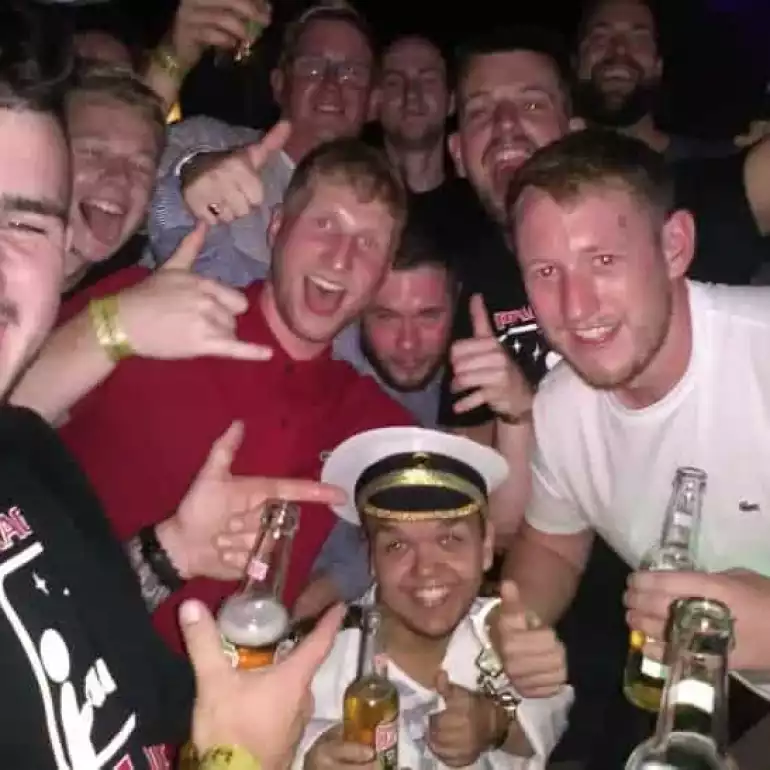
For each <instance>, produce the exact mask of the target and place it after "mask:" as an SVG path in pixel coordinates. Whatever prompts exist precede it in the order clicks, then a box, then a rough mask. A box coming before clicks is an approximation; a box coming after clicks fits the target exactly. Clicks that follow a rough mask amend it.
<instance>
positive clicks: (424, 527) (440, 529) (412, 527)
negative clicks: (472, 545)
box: [369, 515, 481, 542]
mask: <svg viewBox="0 0 770 770" xmlns="http://www.w3.org/2000/svg"><path fill="white" fill-rule="evenodd" d="M479 521H480V519H479V517H478V516H477V515H476V516H464V517H462V518H458V519H426V520H424V521H381V520H379V519H373V520H371V523H370V525H369V530H370V532H372V533H373V534H374V535H375V536H377V535H381V536H383V537H388V536H390V537H398V538H400V539H403V540H408V541H412V542H414V541H419V540H427V539H430V538H434V537H437V536H440V535H441V534H443V533H444V532H447V531H449V530H454V529H461V530H463V531H466V530H467V531H471V532H478V533H479V534H481V528H480V527H479V526H478V523H479Z"/></svg>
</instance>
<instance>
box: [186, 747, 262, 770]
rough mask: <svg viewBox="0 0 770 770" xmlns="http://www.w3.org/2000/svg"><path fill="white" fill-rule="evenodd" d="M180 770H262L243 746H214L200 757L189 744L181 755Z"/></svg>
mask: <svg viewBox="0 0 770 770" xmlns="http://www.w3.org/2000/svg"><path fill="white" fill-rule="evenodd" d="M179 767H180V770H260V766H259V762H258V761H257V760H256V759H254V757H253V756H252V755H251V754H250V752H248V751H246V749H244V748H242V747H241V746H214V747H213V748H210V749H208V750H207V751H206V752H205V753H204V754H203V756H200V755H199V754H198V752H197V750H196V749H195V747H194V746H193V745H192V744H190V743H188V744H186V745H185V747H184V748H183V749H182V752H181V755H180V766H179Z"/></svg>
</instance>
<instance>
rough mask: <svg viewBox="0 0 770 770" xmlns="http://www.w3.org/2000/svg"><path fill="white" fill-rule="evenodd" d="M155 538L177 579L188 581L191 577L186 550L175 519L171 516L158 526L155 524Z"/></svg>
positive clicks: (182, 535)
mask: <svg viewBox="0 0 770 770" xmlns="http://www.w3.org/2000/svg"><path fill="white" fill-rule="evenodd" d="M155 537H156V538H157V540H158V543H159V544H160V547H161V548H162V549H163V550H164V551H165V553H166V556H167V558H168V560H169V561H170V562H171V565H172V566H173V568H174V569H175V570H176V572H177V573H178V574H179V577H180V578H181V579H182V580H189V579H190V578H191V577H193V573H192V569H191V566H190V559H189V556H188V548H187V545H186V543H185V539H184V534H183V532H182V528H181V527H180V526H179V523H178V522H177V520H176V517H174V516H171V517H169V518H168V519H166V520H165V521H162V522H160V524H156V525H155Z"/></svg>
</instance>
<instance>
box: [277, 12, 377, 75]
mask: <svg viewBox="0 0 770 770" xmlns="http://www.w3.org/2000/svg"><path fill="white" fill-rule="evenodd" d="M314 21H343V22H346V23H347V24H350V26H351V27H354V28H355V29H357V30H358V31H359V32H360V33H361V35H362V36H363V37H364V38H365V39H366V42H367V43H368V45H369V48H371V51H372V58H373V59H374V61H375V62H376V61H377V57H378V53H379V49H378V46H377V38H376V37H375V35H374V32H373V31H372V28H371V27H370V26H369V22H368V21H367V20H366V19H365V18H364V17H363V16H362V15H361V14H360V13H359V12H358V11H357V10H356V9H355V8H354V7H353V6H351V5H349V4H348V3H346V2H344V0H337V1H336V2H335V0H327V2H325V3H319V4H317V5H314V6H311V7H310V8H308V9H307V10H305V11H303V12H302V13H301V14H300V15H299V16H297V18H295V19H294V20H293V21H291V22H289V24H287V25H286V31H285V32H284V35H283V44H282V45H281V53H280V56H279V57H278V66H279V67H281V68H284V67H287V66H288V65H289V64H291V62H292V60H293V59H294V57H295V56H296V55H297V45H298V43H299V40H300V38H301V37H302V34H303V33H304V32H305V30H306V29H307V28H308V27H309V26H310V25H311V24H312V23H313V22H314Z"/></svg>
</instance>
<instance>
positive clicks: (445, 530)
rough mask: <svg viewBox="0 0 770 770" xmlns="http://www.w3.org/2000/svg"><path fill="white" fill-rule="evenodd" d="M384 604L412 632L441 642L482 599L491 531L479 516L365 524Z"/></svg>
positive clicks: (381, 600)
mask: <svg viewBox="0 0 770 770" xmlns="http://www.w3.org/2000/svg"><path fill="white" fill-rule="evenodd" d="M367 528H368V534H369V540H370V544H371V557H372V566H373V570H374V577H375V580H376V582H377V585H378V589H379V598H380V602H381V604H382V605H383V606H384V608H385V609H386V611H387V613H388V615H390V616H391V617H392V618H394V619H395V620H396V621H397V622H399V623H400V624H401V625H403V626H404V627H405V628H406V629H408V630H409V631H410V632H411V633H413V634H415V635H416V636H418V637H423V638H427V639H442V638H444V637H446V636H448V635H449V634H451V633H452V631H454V629H455V628H456V627H457V625H458V624H459V623H460V622H461V621H462V619H463V618H464V617H465V616H466V614H467V613H468V610H469V609H470V607H471V605H472V604H473V601H474V599H475V598H476V596H478V593H479V589H480V587H481V582H482V577H483V574H484V572H485V571H486V570H487V569H489V567H490V566H491V564H492V542H493V540H492V533H491V531H490V530H489V528H487V531H486V532H484V527H483V525H482V521H481V518H480V517H479V516H478V515H472V516H467V517H464V518H460V519H451V520H443V521H437V520H430V521H410V522H384V521H379V520H373V521H370V522H368V523H367Z"/></svg>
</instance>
